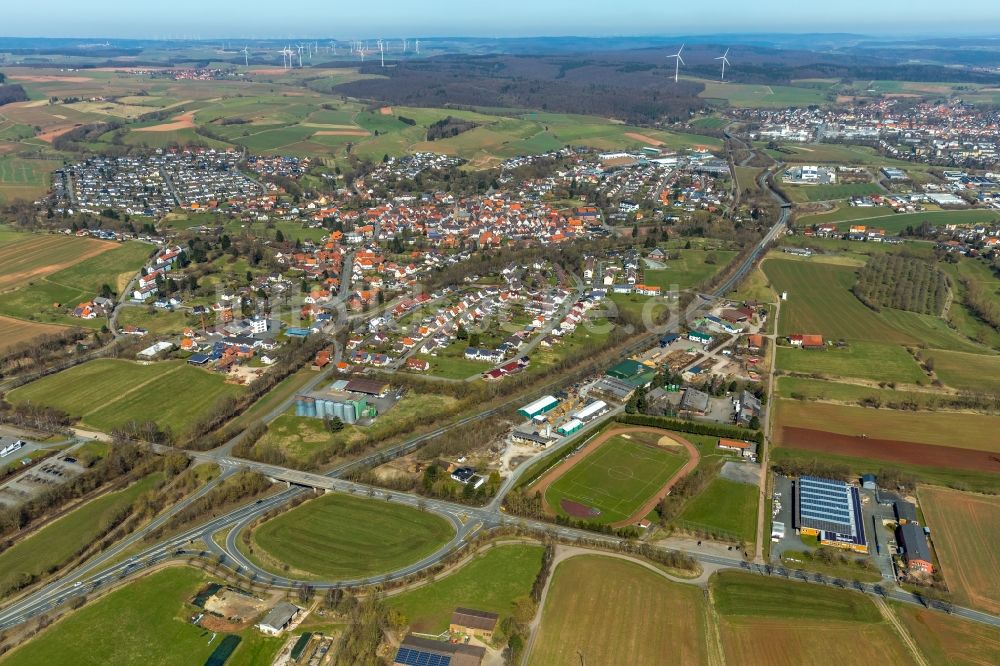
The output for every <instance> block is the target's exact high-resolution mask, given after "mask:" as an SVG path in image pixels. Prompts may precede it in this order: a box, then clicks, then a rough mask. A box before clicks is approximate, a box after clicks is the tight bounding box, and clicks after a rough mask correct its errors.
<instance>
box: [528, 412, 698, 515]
mask: <svg viewBox="0 0 1000 666" xmlns="http://www.w3.org/2000/svg"><path fill="white" fill-rule="evenodd" d="M697 462H698V453H697V451H696V450H695V449H694V447H693V446H692V447H691V449H690V450H685V447H684V446H682V445H681V444H680V442H679V441H675V440H674V439H673V437H672V436H668V435H667V434H666V432H663V431H656V430H653V429H648V430H642V429H634V430H633V429H625V430H624V431H623V430H621V429H619V430H612V431H608V432H605V433H602V434H601V435H600V436H598V437H597V438H595V439H594V440H593V441H592V442H591V444H588V446H587V447H586V450H584V451H581V452H580V453H577V454H575V455H574V456H572V457H570V458H569V459H567V461H566V462H564V463H563V464H562V465H560V466H558V467H556V468H555V469H554V470H553V471H552V472H550V473H549V474H548V475H546V476H545V477H543V478H542V480H541V481H540V482H539V484H538V486H536V489H537V490H539V491H540V492H542V493H543V496H544V498H545V503H546V505H547V506H548V507H549V509H550V510H551V511H552V512H554V513H558V514H559V515H564V516H565V515H568V516H572V517H574V518H577V519H582V520H587V521H594V522H599V523H612V524H616V523H619V522H621V521H627V520H630V519H631V520H638V519H640V518H642V517H643V516H644V515H645V514H646V513H648V511H641V509H643V508H644V505H645V504H647V503H649V501H650V499H651V498H656V497H657V496H661V495H662V494H663V492H664V486H665V485H666V484H667V483H668V482H669V481H670V480H671V479H673V478H674V477H675V476H678V475H679V474H681V473H685V474H686V473H687V472H688V471H690V469H693V467H694V466H695V465H696V464H697ZM682 468H684V469H682ZM689 468H690V469H689ZM650 508H651V507H650ZM640 513H641V514H642V515H638V514H640Z"/></svg>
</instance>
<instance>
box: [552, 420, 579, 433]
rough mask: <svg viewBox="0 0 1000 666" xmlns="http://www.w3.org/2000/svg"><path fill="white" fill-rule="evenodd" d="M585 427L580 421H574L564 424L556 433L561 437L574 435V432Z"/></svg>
mask: <svg viewBox="0 0 1000 666" xmlns="http://www.w3.org/2000/svg"><path fill="white" fill-rule="evenodd" d="M582 427H583V421H581V420H580V419H573V420H571V421H567V422H566V423H564V424H562V425H561V426H559V427H558V428H556V432H557V433H559V434H560V435H572V434H573V433H574V432H576V431H578V430H579V429H580V428H582Z"/></svg>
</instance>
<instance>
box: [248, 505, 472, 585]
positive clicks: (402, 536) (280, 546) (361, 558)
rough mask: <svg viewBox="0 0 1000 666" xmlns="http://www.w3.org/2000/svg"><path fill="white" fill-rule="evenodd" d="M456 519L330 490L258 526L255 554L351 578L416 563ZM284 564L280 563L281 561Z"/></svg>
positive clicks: (323, 575)
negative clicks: (329, 492) (449, 521)
mask: <svg viewBox="0 0 1000 666" xmlns="http://www.w3.org/2000/svg"><path fill="white" fill-rule="evenodd" d="M452 534H453V532H452V528H451V525H450V524H449V523H448V522H447V521H446V520H444V519H443V518H440V517H438V516H436V515H434V514H431V513H427V512H425V511H419V510H417V509H413V508H410V507H406V506H401V505H399V504H395V503H392V502H386V501H385V500H374V499H362V498H360V497H352V496H348V495H341V494H333V495H324V496H323V497H320V498H318V499H314V500H311V501H309V502H306V503H305V504H302V505H300V506H297V507H295V508H294V509H292V510H291V511H287V512H285V513H283V514H281V515H280V516H278V517H277V518H273V519H271V520H269V521H267V522H266V523H264V524H263V525H261V526H260V527H258V528H257V529H255V530H254V531H253V535H252V538H253V544H254V552H253V554H252V555H253V556H254V557H255V558H256V559H259V560H260V561H261V564H262V565H264V566H267V567H269V568H271V569H274V570H275V571H278V572H282V571H283V568H282V567H281V566H280V565H278V563H280V564H287V565H288V567H290V570H291V572H292V573H296V574H298V575H302V576H305V577H306V578H312V579H321V580H351V579H356V578H365V577H368V576H375V575H377V574H381V573H385V572H386V571H392V570H394V569H397V568H399V567H402V566H405V565H407V564H412V563H414V562H417V561H419V560H420V559H422V558H424V557H426V556H427V555H430V554H431V553H433V552H435V551H436V550H438V549H439V548H441V547H443V546H444V545H445V544H446V543H448V541H449V540H450V539H451V537H452ZM276 565H278V566H276Z"/></svg>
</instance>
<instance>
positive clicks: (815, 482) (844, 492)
mask: <svg viewBox="0 0 1000 666" xmlns="http://www.w3.org/2000/svg"><path fill="white" fill-rule="evenodd" d="M794 492H795V528H796V529H797V530H798V531H799V533H800V534H808V535H812V536H816V537H819V540H820V543H822V544H824V545H828V546H835V547H837V548H846V549H849V550H854V551H857V552H859V553H867V552H868V544H867V542H866V540H865V528H864V521H863V519H862V516H861V496H860V494H859V493H858V489H857V488H855V487H854V486H852V485H850V484H849V483H844V482H843V481H836V480H834V479H821V478H817V477H814V476H803V477H800V478H799V480H798V481H796V482H795V486H794Z"/></svg>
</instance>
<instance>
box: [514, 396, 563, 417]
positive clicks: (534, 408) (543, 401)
mask: <svg viewBox="0 0 1000 666" xmlns="http://www.w3.org/2000/svg"><path fill="white" fill-rule="evenodd" d="M558 404H559V401H558V400H557V399H556V398H554V397H553V396H551V395H547V396H545V397H544V398H539V399H538V400H536V401H534V402H533V403H531V404H529V405H525V406H524V407H522V408H521V409H519V410H517V413H518V414H520V415H521V416H523V417H525V418H527V419H533V418H535V417H536V416H538V415H539V414H545V413H546V412H550V411H552V410H553V409H555V408H556V405H558Z"/></svg>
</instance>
